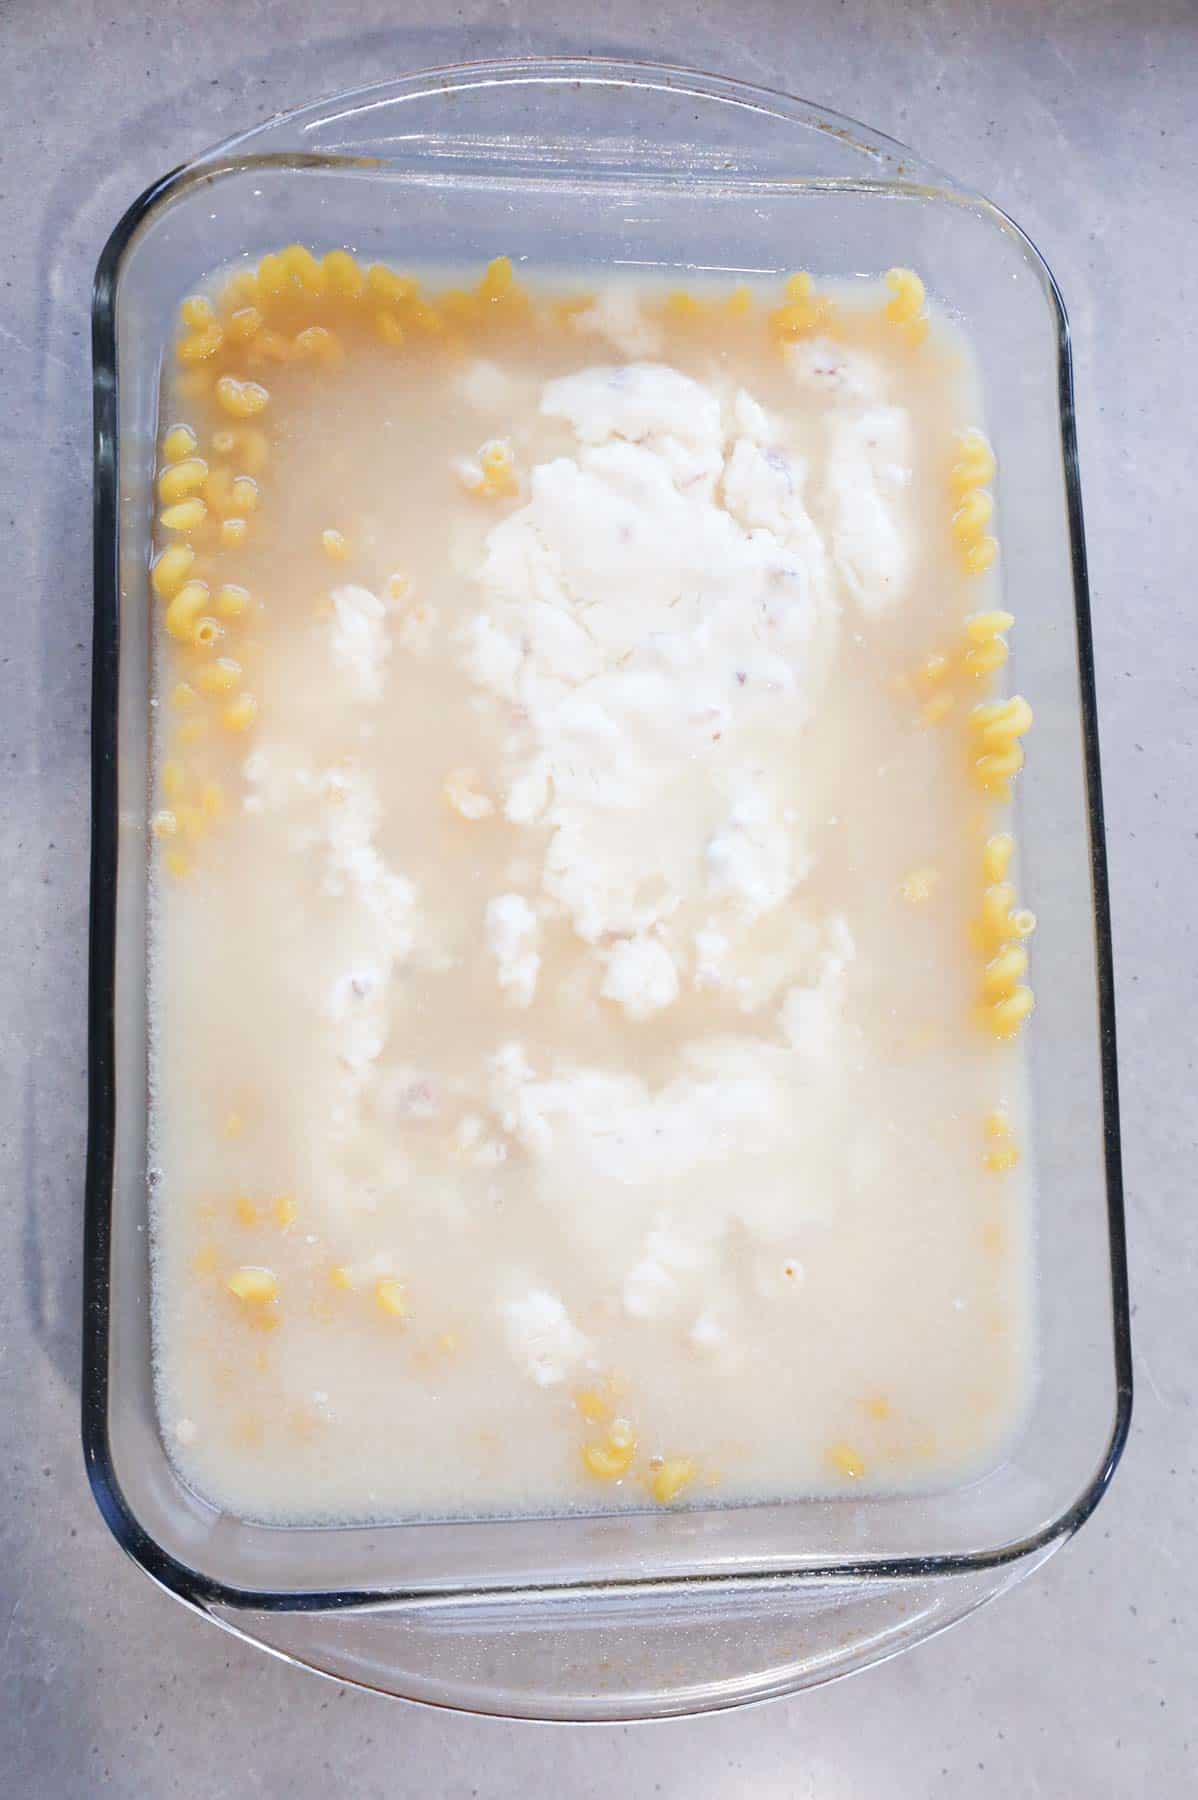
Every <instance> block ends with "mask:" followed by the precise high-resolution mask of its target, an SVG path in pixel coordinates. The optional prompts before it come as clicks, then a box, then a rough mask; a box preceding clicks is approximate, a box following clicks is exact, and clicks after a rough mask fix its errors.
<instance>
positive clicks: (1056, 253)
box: [0, 0, 1198, 1800]
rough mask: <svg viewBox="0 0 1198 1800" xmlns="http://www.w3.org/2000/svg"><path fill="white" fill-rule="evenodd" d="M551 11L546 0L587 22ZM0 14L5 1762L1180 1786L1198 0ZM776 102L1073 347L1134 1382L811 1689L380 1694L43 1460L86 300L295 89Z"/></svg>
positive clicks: (61, 1428) (71, 1344) (585, 1782)
mask: <svg viewBox="0 0 1198 1800" xmlns="http://www.w3.org/2000/svg"><path fill="white" fill-rule="evenodd" d="M584 10H585V9H578V14H579V17H580V18H581V16H582V12H583V11H584ZM567 12H568V9H564V8H562V7H561V6H560V5H557V6H553V7H550V6H548V5H538V4H537V3H536V0H508V3H507V4H503V3H501V0H494V3H492V4H490V5H487V4H475V3H473V0H469V3H467V4H463V5H460V6H452V5H451V6H448V7H445V6H432V5H430V4H428V0H411V3H410V4H407V5H404V4H397V3H396V0H354V4H353V5H352V6H351V5H348V4H344V3H343V0H321V3H320V4H316V3H315V0H291V3H289V4H284V3H283V0H249V3H247V0H239V4H237V5H230V4H228V3H227V0H208V4H207V5H206V6H204V7H197V6H195V5H191V4H186V5H185V4H183V3H182V0H158V3H157V4H155V5H152V6H151V5H147V4H146V3H145V0H122V3H118V0H109V3H108V4H107V5H97V4H95V3H94V0H71V4H69V5H68V4H60V5H57V6H55V5H51V4H46V3H45V0H0V117H3V118H4V120H5V130H4V132H3V134H2V135H0V409H2V419H3V429H2V431H0V533H2V535H3V543H4V554H3V555H2V556H0V608H2V617H3V626H4V630H3V640H2V645H0V753H2V758H3V761H2V765H0V767H2V773H0V842H2V844H3V855H4V862H3V868H4V874H5V878H6V882H7V889H8V894H9V900H8V904H7V906H6V908H5V910H4V915H3V927H4V928H3V931H2V932H0V1193H2V1194H3V1197H4V1203H3V1206H2V1207H0V1395H2V1396H3V1399H2V1404H0V1769H3V1770H5V1776H4V1777H3V1778H2V1779H0V1787H3V1789H4V1791H5V1792H6V1793H11V1794H12V1795H13V1796H14V1797H17V1796H19V1797H20V1800H42V1797H43V1796H45V1797H46V1800H50V1797H53V1800H75V1797H77V1796H78V1797H83V1796H91V1795H94V1794H95V1795H98V1794H103V1795H109V1794H111V1795H120V1796H130V1797H133V1796H137V1800H157V1797H158V1796H160V1795H174V1794H178V1795H184V1796H187V1797H188V1800H208V1797H210V1796H213V1797H215V1796H225V1795H230V1796H232V1795H237V1796H239V1797H244V1796H249V1795H258V1794H261V1795H270V1796H277V1795H281V1794H288V1795H290V1796H293V1800H309V1796H312V1797H315V1796H321V1797H322V1800H323V1797H324V1796H326V1795H329V1794H333V1793H336V1794H341V1793H344V1794H347V1795H352V1796H354V1797H355V1800H372V1797H373V1796H383V1795H387V1796H390V1795H397V1794H398V1795H407V1794H412V1795H416V1794H429V1795H434V1796H438V1797H440V1796H445V1797H446V1800H466V1797H467V1796H474V1795H479V1796H488V1797H489V1796H494V1797H496V1800H504V1797H506V1796H513V1797H514V1796H520V1797H521V1800H525V1797H526V1796H529V1795H540V1794H546V1795H550V1794H552V1795H566V1796H568V1797H570V1800H573V1797H575V1796H578V1797H590V1796H595V1797H600V1796H602V1797H604V1800H606V1796H609V1795H612V1794H631V1795H633V1796H636V1797H638V1800H639V1796H641V1795H654V1794H661V1795H665V1796H674V1795H677V1796H680V1797H681V1796H685V1800H708V1797H709V1796H710V1797H712V1800H715V1797H717V1796H718V1797H719V1800H727V1797H728V1796H736V1795H740V1794H745V1795H752V1796H753V1800H771V1797H772V1796H779V1797H781V1796H786V1797H787V1800H790V1797H792V1796H795V1797H799V1796H801V1797H806V1796H810V1797H811V1800H834V1797H839V1796H858V1795H861V1796H869V1797H870V1800H908V1797H909V1800H927V1797H929V1796H936V1795H941V1794H943V1795H950V1794H951V1795H952V1796H953V1800H969V1797H972V1796H975V1795H984V1796H987V1797H989V1796H1005V1795H1012V1796H1019V1797H1020V1800H1023V1797H1025V1796H1029V1795H1033V1794H1043V1795H1046V1796H1052V1797H1054V1800H1055V1797H1056V1796H1062V1797H1065V1796H1070V1795H1074V1794H1079V1795H1080V1794H1085V1795H1087V1796H1090V1797H1095V1800H1096V1797H1098V1796H1107V1795H1118V1796H1123V1795H1127V1796H1136V1797H1138V1796H1140V1795H1142V1794H1147V1793H1152V1794H1154V1795H1156V1796H1159V1797H1161V1800H1173V1796H1179V1797H1180V1796H1181V1795H1183V1794H1184V1793H1187V1792H1189V1791H1190V1787H1191V1784H1192V1781H1193V1778H1194V1770H1195V1767H1196V1766H1198V1717H1196V1712H1195V1701H1194V1695H1195V1692H1196V1691H1198V1559H1195V1557H1194V1555H1193V1542H1194V1537H1193V1533H1194V1526H1193V1517H1194V1507H1195V1494H1196V1487H1195V1483H1196V1480H1198V1434H1196V1431H1195V1406H1194V1390H1195V1383H1196V1380H1198V1306H1196V1305H1195V1300H1194V1294H1195V1284H1196V1280H1198V1210H1196V1209H1195V1205H1194V1197H1193V1190H1194V1171H1195V1167H1196V1166H1198V1163H1196V1155H1195V1133H1196V1124H1195V1119H1196V1110H1195V1106H1194V1087H1195V1081H1194V1047H1195V1018H1196V1017H1198V1005H1196V995H1195V985H1196V984H1195V954H1194V949H1195V919H1196V917H1198V906H1196V903H1195V894H1196V893H1198V807H1196V806H1195V792H1196V784H1195V774H1196V769H1195V752H1194V732H1195V726H1196V724H1198V651H1196V649H1195V644H1196V641H1198V640H1196V638H1195V633H1194V629H1193V611H1194V601H1193V593H1194V544H1193V529H1192V521H1193V516H1194V503H1193V473H1192V463H1193V458H1194V449H1193V443H1194V420H1195V418H1196V417H1198V358H1196V357H1195V354H1194V347H1193V300H1194V296H1195V294H1198V229H1196V226H1198V219H1196V217H1195V213H1196V211H1198V185H1196V184H1195V181H1194V174H1193V170H1194V166H1195V159H1196V157H1198V108H1196V106H1195V100H1194V96H1195V93H1196V92H1198V7H1196V6H1195V4H1194V0H1043V3H1042V0H1002V3H991V4H986V3H985V0H973V3H969V0H962V3H960V4H955V3H954V0H875V3H874V4H869V3H868V0H789V3H788V0H772V3H771V0H736V3H735V4H733V3H732V0H660V4H658V5H657V6H654V7H646V6H643V5H632V4H629V3H628V0H611V4H609V5H608V6H607V7H605V8H603V9H601V12H600V13H599V14H596V15H595V16H596V18H599V19H601V24H600V25H599V26H598V28H597V29H596V30H594V31H592V30H591V27H590V25H589V23H588V24H586V25H580V26H579V28H578V29H577V30H575V31H573V32H571V31H570V30H569V29H568V27H567V25H566V24H564V23H563V22H562V21H563V18H564V16H565V15H566V14H567ZM567 49H575V50H584V51H591V52H599V53H603V52H606V53H612V54H631V55H644V56H650V57H656V58H659V59H663V60H668V61H676V62H685V63H691V64H694V65H698V66H700V67H707V68H713V69H719V70H721V71H723V72H725V73H728V74H733V75H740V76H743V77H746V78H748V79H750V80H760V81H764V82H767V83H770V84H773V85H778V86H782V87H787V88H789V89H791V91H793V92H796V93H800V94H804V95H806V96H808V97H809V98H811V99H813V100H817V101H822V102H824V103H826V104H828V105H830V106H832V107H835V108H839V109H840V110H843V111H845V112H847V113H850V114H853V115H856V116H857V117H859V118H862V119H865V120H868V121H869V122H870V123H872V124H874V125H876V126H879V127H880V128H881V129H883V130H886V131H890V132H893V133H894V134H895V135H896V136H898V137H900V138H905V139H907V140H908V141H909V142H911V143H912V144H914V145H915V146H916V147H917V148H919V149H920V150H921V151H923V152H924V153H925V154H926V155H927V156H929V157H930V158H931V159H932V160H933V161H935V162H938V163H940V164H942V165H943V166H945V167H946V168H949V169H951V170H953V172H954V173H955V174H957V175H958V176H960V177H961V178H962V179H964V180H965V181H967V182H970V183H972V184H973V185H975V186H977V187H979V188H981V189H982V190H984V191H985V192H987V193H989V194H990V195H992V196H993V197H994V198H995V199H996V200H997V201H998V202H999V203H1000V204H1001V205H1003V206H1005V207H1006V208H1007V209H1008V210H1009V211H1011V212H1012V213H1013V214H1014V215H1015V216H1016V217H1017V218H1018V219H1019V221H1020V223H1021V224H1022V225H1024V227H1025V228H1026V229H1027V230H1028V231H1029V232H1030V233H1031V235H1032V237H1033V238H1034V239H1035V240H1036V241H1037V242H1038V243H1039V244H1040V245H1041V247H1042V248H1043V250H1044V252H1045V254H1046V255H1047V257H1048V259H1049V261H1050V262H1051V263H1052V265H1053V267H1054V269H1055V270H1056V273H1057V275H1058V277H1059V279H1060V282H1061V285H1062V288H1063V290H1064V293H1065V297H1066V301H1067V304H1068V305H1069V308H1070V311H1071V314H1072V320H1073V327H1074V333H1075V341H1076V344H1075V347H1076V356H1077V377H1078V389H1079V395H1078V399H1079V429H1080V438H1081V455H1082V469H1083V478H1084V487H1085V499H1086V509H1087V519H1088V526H1089V543H1090V555H1091V569H1092V583H1093V600H1094V611H1095V636H1096V644H1097V660H1098V682H1099V700H1100V710H1101V723H1102V735H1103V749H1104V764H1105V774H1106V787H1107V802H1108V819H1109V827H1110V856H1111V873H1112V884H1113V906H1114V925H1115V946H1116V962H1117V976H1118V995H1119V1006H1120V1018H1119V1023H1120V1029H1121V1047H1122V1056H1121V1073H1122V1079H1123V1092H1124V1112H1123V1118H1124V1132H1125V1148H1126V1176H1127V1187H1128V1197H1129V1208H1130V1229H1131V1255H1132V1281H1133V1300H1134V1302H1135V1309H1136V1310H1135V1321H1134V1328H1135V1348H1136V1360H1137V1378H1138V1384H1139V1385H1138V1394H1137V1410H1136V1417H1135V1423H1134V1426H1133V1431H1132V1439H1131V1444H1130V1447H1129V1450H1128V1453H1127V1456H1126V1458H1125V1461H1124V1465H1123V1468H1122V1469H1121V1471H1120V1473H1119V1476H1118V1477H1117V1479H1116V1482H1115V1485H1114V1488H1113V1490H1112V1492H1111V1494H1110V1496H1109V1497H1108V1499H1107V1500H1106V1502H1105V1503H1104V1504H1103V1506H1102V1508H1101V1509H1100V1511H1099V1512H1098V1514H1097V1515H1096V1517H1095V1518H1094V1520H1093V1521H1092V1522H1091V1524H1090V1525H1089V1526H1088V1527H1087V1528H1086V1530H1085V1531H1084V1532H1083V1533H1082V1535H1081V1536H1080V1537H1079V1538H1078V1539H1077V1540H1076V1541H1075V1542H1074V1543H1073V1544H1071V1545H1070V1546H1069V1547H1068V1548H1067V1549H1066V1550H1065V1551H1063V1552H1062V1553H1061V1554H1060V1555H1059V1556H1057V1557H1056V1558H1055V1559H1054V1560H1053V1561H1052V1562H1051V1563H1050V1564H1049V1565H1048V1566H1047V1568H1045V1569H1043V1570H1042V1571H1040V1573H1039V1574H1038V1575H1036V1576H1034V1577H1033V1578H1032V1579H1031V1580H1030V1581H1029V1582H1027V1583H1026V1584H1025V1585H1024V1586H1023V1587H1022V1588H1020V1589H1017V1590H1016V1591H1015V1592H1014V1593H1012V1594H1010V1595H1008V1596H1007V1597H1006V1598H1005V1599H1003V1600H1000V1601H999V1602H998V1603H997V1604H996V1605H994V1606H992V1607H989V1608H987V1609H985V1610H984V1611H983V1612H982V1613H980V1614H979V1615H977V1616H976V1617H975V1618H973V1619H972V1620H970V1621H968V1622H966V1623H965V1624H964V1625H962V1626H960V1627H958V1628H957V1629H956V1630H955V1631H953V1632H951V1633H950V1634H949V1635H948V1636H947V1637H944V1638H941V1639H939V1640H938V1641H936V1642H933V1643H930V1644H926V1645H924V1646H922V1647H921V1648H920V1649H918V1650H916V1651H915V1652H914V1653H913V1654H910V1655H908V1656H905V1657H902V1658H900V1659H899V1660H898V1661H896V1662H893V1663H890V1664H889V1665H887V1666H886V1667H884V1668H880V1669H875V1670H873V1671H871V1672H869V1673H867V1674H865V1675H863V1676H860V1677H858V1678H856V1679H854V1680H852V1681H849V1682H842V1683H839V1684H837V1685H835V1686H833V1687H831V1688H828V1689H824V1690H822V1691H819V1692H816V1693H812V1694H809V1695H806V1696H801V1697H799V1698H797V1699H794V1700H790V1701H785V1702H781V1703H778V1704H775V1705H773V1706H769V1707H766V1708H764V1709H758V1710H755V1711H750V1712H747V1713H739V1714H728V1715H724V1716H720V1717H716V1718H710V1719H700V1720H696V1721H687V1722H682V1723H677V1724H671V1725H666V1726H657V1727H631V1728H616V1727H601V1728H595V1729H590V1730H581V1729H577V1728H575V1729H569V1728H567V1729H545V1728H539V1727H535V1726H513V1725H506V1724H500V1723H497V1722H490V1721H486V1720H473V1719H465V1718H460V1717H456V1716H451V1715H447V1714H437V1713H432V1712H423V1711H419V1710H416V1709H414V1708H408V1707H400V1706H396V1705H393V1704H389V1703H387V1702H384V1701H381V1700H378V1699H373V1698H371V1697H369V1696H365V1695H361V1694H357V1693H353V1692H348V1691H345V1690H343V1689H340V1688H337V1687H334V1686H332V1685H330V1684H327V1683H321V1682H318V1681H317V1680H316V1679H315V1678H313V1677H311V1676H307V1675H304V1674H301V1673H299V1672H297V1671H295V1670H292V1669H289V1668H287V1667H284V1666H282V1665H280V1664H278V1663H276V1662H273V1661H271V1660H269V1659H267V1658H266V1657H264V1656H262V1655H260V1654H258V1653H257V1652H255V1651H252V1650H250V1649H247V1648H244V1647H242V1646H241V1645H240V1644H239V1643H237V1642H235V1641H234V1640H232V1639H230V1638H228V1637H226V1636H224V1635H223V1634H221V1633H220V1632H218V1631H215V1630H213V1629H212V1628H211V1627H210V1626H206V1625H204V1624H203V1623H202V1622H201V1621H199V1620H197V1619H195V1618H193V1617H191V1616H189V1615H188V1614H187V1613H186V1612H185V1611H184V1610H183V1609H182V1608H181V1607H179V1606H177V1605H176V1604H175V1603H174V1602H173V1601H171V1600H170V1599H168V1598H166V1597H165V1596H164V1595H162V1594H160V1593H158V1592H156V1591H155V1589H154V1588H153V1587H152V1586H151V1585H150V1584H149V1582H147V1581H146V1580H145V1579H144V1578H143V1577H142V1576H141V1575H139V1574H138V1573H137V1571H136V1570H135V1569H134V1568H133V1567H132V1566H131V1565H130V1564H128V1563H126V1562H125V1561H124V1559H123V1558H122V1556H121V1554H120V1552H119V1551H118V1549H117V1548H116V1546H115V1544H114V1543H113V1542H112V1540H111V1539H110V1537H109V1535H108V1532H107V1530H106V1528H105V1527H104V1525H103V1524H102V1523H101V1520H100V1518H99V1515H98V1514H97V1512H96V1510H95V1507H94V1506H93V1504H92V1501H91V1498H90V1495H89V1493H88V1490H87V1485H86V1481H85V1478H84V1472H83V1466H82V1461H81V1457H80V1453H79V1447H78V1430H77V1413H78V1370H77V1365H78V1357H79V1330H78V1312H79V1268H80V1218H81V1206H82V1186H83V1147H84V986H85V924H86V906H87V843H88V785H87V767H88V691H89V690H88V682H89V666H88V665H89V652H90V605H91V589H90V540H89V506H90V482H91V464H90V395H89V379H90V371H89V356H88V310H87V309H88V297H89V288H90V281H91V274H92V269H93V267H94V264H95V261H96V257H97V254H98V252H99V249H100V247H101V245H102V243H103V241H104V239H105V237H106V236H107V234H108V231H109V229H110V228H111V226H112V224H113V223H114V221H115V220H116V218H117V216H118V215H119V214H120V212H121V211H122V210H123V209H124V207H125V206H126V205H127V203H128V202H129V201H130V200H131V199H132V198H133V197H134V195H136V194H137V193H138V192H139V191H140V190H141V189H142V188H143V187H144V186H145V185H146V184H147V183H148V182H149V181H150V180H151V179H152V178H153V177H154V176H155V175H157V174H159V173H160V172H161V171H162V170H164V169H167V168H170V167H171V166H172V165H174V164H176V163H178V162H180V161H182V160H184V159H185V158H186V157H188V156H189V155H191V154H193V153H194V152H195V151H197V150H199V149H201V148H202V147H203V146H205V145H206V144H208V143H210V142H212V141H214V140H216V139H219V138H221V137H224V136H226V135H228V134H229V133H230V132H232V131H233V130H235V129H236V128H238V127H240V126H243V125H246V124H249V123H252V122H254V121H256V120H258V119H260V118H262V117H263V116H265V115H267V114H269V113H272V112H276V111H279V110H281V109H283V108H285V107H287V106H288V105H290V104H293V103H295V102H298V101H300V100H302V99H307V98H312V97H315V96H317V95H320V94H322V93H326V92H333V91H336V90H338V89H342V88H349V87H355V86H358V85H361V84H362V83H365V82H368V81H371V80H376V79H381V78H382V77H383V76H385V75H390V74H396V73H400V72H403V71H405V70H408V69H413V68H418V67H421V66H426V65H429V64H433V63H440V62H450V61H456V60H460V59H463V58H468V57H478V56H489V55H497V54H505V53H512V52H517V51H531V50H541V51H548V50H567Z"/></svg>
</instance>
